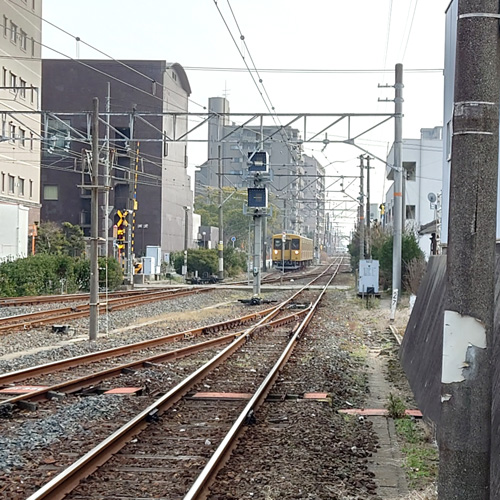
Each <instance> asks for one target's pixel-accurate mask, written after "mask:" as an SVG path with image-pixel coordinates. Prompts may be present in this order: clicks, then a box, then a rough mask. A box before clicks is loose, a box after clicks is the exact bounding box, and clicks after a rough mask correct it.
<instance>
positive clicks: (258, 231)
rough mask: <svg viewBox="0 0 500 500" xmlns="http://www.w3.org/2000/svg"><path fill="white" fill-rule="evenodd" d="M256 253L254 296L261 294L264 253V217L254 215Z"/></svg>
mask: <svg viewBox="0 0 500 500" xmlns="http://www.w3.org/2000/svg"><path fill="white" fill-rule="evenodd" d="M253 222H254V253H253V296H254V297H259V296H260V268H261V264H260V259H261V255H262V217H261V216H260V215H254V217H253Z"/></svg>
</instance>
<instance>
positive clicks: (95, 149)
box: [89, 97, 99, 342]
mask: <svg viewBox="0 0 500 500" xmlns="http://www.w3.org/2000/svg"><path fill="white" fill-rule="evenodd" d="M93 105H94V106H93V114H92V177H91V184H92V185H91V200H90V201H91V209H90V210H91V212H90V304H89V305H90V321H89V340H90V341H91V342H94V341H95V340H97V332H98V328H99V262H98V250H99V248H98V247H99V99H98V98H97V97H94V101H93Z"/></svg>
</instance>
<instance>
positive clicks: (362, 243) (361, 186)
mask: <svg viewBox="0 0 500 500" xmlns="http://www.w3.org/2000/svg"><path fill="white" fill-rule="evenodd" d="M363 160H364V157H363V156H360V157H359V162H360V163H359V260H364V259H365V220H364V219H365V208H364V207H365V205H364V201H365V192H364V189H365V187H364V184H365V177H364V170H365V164H364V162H363Z"/></svg>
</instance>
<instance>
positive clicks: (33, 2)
mask: <svg viewBox="0 0 500 500" xmlns="http://www.w3.org/2000/svg"><path fill="white" fill-rule="evenodd" d="M35 6H36V0H32V2H31V8H32V9H33V10H35V8H36V7H35Z"/></svg>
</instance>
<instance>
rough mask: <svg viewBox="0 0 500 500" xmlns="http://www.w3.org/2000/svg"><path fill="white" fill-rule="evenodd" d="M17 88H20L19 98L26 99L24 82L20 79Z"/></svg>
mask: <svg viewBox="0 0 500 500" xmlns="http://www.w3.org/2000/svg"><path fill="white" fill-rule="evenodd" d="M19 86H20V87H21V90H20V91H19V94H20V96H21V97H22V98H23V99H26V82H25V81H24V80H23V79H22V78H20V79H19Z"/></svg>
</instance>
